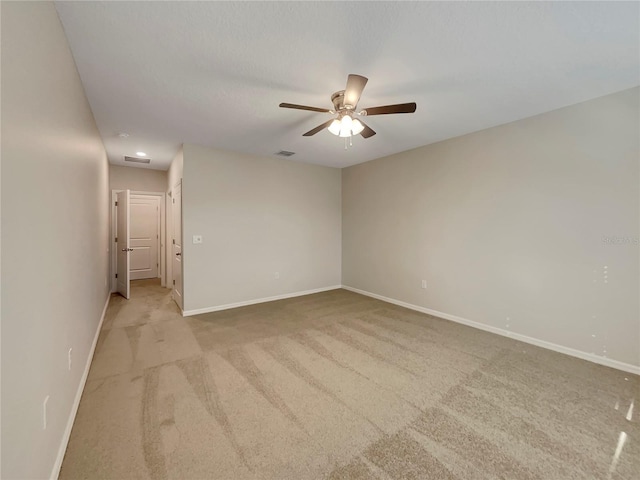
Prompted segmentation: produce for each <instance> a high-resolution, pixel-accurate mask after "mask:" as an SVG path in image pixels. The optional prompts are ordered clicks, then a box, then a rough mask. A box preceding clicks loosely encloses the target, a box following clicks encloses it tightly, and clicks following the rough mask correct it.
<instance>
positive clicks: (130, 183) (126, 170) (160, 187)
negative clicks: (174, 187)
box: [109, 165, 167, 192]
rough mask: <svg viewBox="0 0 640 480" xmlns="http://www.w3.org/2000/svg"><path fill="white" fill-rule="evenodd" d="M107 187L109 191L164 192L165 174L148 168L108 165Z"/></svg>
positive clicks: (165, 185) (165, 188) (165, 189)
mask: <svg viewBox="0 0 640 480" xmlns="http://www.w3.org/2000/svg"><path fill="white" fill-rule="evenodd" d="M109 185H110V188H111V190H127V189H129V190H138V191H141V192H166V191H167V172H166V171H163V170H153V169H150V168H135V167H123V166H120V165H109Z"/></svg>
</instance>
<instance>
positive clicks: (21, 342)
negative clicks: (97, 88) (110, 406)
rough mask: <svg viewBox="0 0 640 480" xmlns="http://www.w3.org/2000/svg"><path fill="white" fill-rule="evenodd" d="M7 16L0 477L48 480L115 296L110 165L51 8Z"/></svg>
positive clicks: (27, 7) (11, 6)
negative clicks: (112, 287)
mask: <svg viewBox="0 0 640 480" xmlns="http://www.w3.org/2000/svg"><path fill="white" fill-rule="evenodd" d="M0 8H1V11H2V235H3V238H2V333H3V335H2V478H30V479H34V478H48V477H49V476H50V475H51V473H52V470H53V469H54V465H56V459H57V458H58V459H61V457H58V454H59V449H60V446H61V443H62V441H63V438H64V435H65V429H66V428H67V426H68V421H69V418H70V414H71V413H72V405H73V404H74V399H75V397H76V394H77V392H78V387H79V385H80V383H81V378H82V375H83V372H84V369H85V365H86V363H87V359H88V355H89V351H90V348H91V345H92V342H93V340H94V337H95V334H96V330H97V327H98V323H99V320H100V317H101V314H102V311H103V308H104V306H105V302H106V300H107V297H108V287H107V281H108V251H107V249H108V248H109V247H108V225H109V220H108V219H109V216H108V215H109V214H108V208H109V203H108V189H109V183H108V182H109V179H108V163H107V159H106V154H105V151H104V147H103V145H102V141H101V139H100V136H99V134H98V130H97V128H96V126H95V122H94V119H93V115H92V113H91V110H90V108H89V105H88V103H87V100H86V98H85V95H84V90H83V87H82V84H81V83H80V78H79V76H78V73H77V71H76V68H75V64H74V61H73V58H72V56H71V52H70V51H69V47H68V45H67V41H66V38H65V35H64V32H63V30H62V26H61V25H60V22H59V20H58V16H57V14H56V11H55V8H54V6H53V3H50V2H2V4H1V7H0ZM69 348H73V355H72V357H73V365H72V369H71V371H69V370H68V367H67V353H68V350H69ZM47 395H49V397H50V398H49V402H48V425H47V428H46V430H44V429H43V423H42V422H43V419H42V417H43V415H42V411H43V401H44V399H45V397H46V396H47Z"/></svg>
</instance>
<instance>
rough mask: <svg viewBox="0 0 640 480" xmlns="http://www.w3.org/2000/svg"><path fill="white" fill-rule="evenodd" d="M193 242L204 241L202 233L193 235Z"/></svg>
mask: <svg viewBox="0 0 640 480" xmlns="http://www.w3.org/2000/svg"><path fill="white" fill-rule="evenodd" d="M193 243H194V244H195V243H202V235H194V236H193Z"/></svg>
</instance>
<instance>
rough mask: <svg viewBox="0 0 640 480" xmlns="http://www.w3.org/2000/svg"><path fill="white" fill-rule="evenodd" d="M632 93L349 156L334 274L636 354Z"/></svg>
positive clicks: (569, 342) (639, 326)
mask: <svg viewBox="0 0 640 480" xmlns="http://www.w3.org/2000/svg"><path fill="white" fill-rule="evenodd" d="M638 92H639V90H638V88H635V89H631V90H627V91H624V92H620V93H617V94H614V95H609V96H606V97H602V98H598V99H595V100H592V101H588V102H585V103H581V104H578V105H574V106H570V107H567V108H563V109H560V110H556V111H553V112H549V113H545V114H542V115H538V116H536V117H532V118H528V119H525V120H520V121H517V122H514V123H510V124H507V125H502V126H499V127H495V128H491V129H488V130H484V131H480V132H477V133H472V134H470V135H466V136H463V137H459V138H454V139H451V140H447V141H444V142H440V143H437V144H433V145H429V146H426V147H422V148H418V149H416V150H412V151H408V152H404V153H400V154H397V155H393V156H391V157H387V158H383V159H379V160H376V161H372V162H369V163H365V164H361V165H357V166H354V167H350V168H347V169H344V170H343V177H342V180H343V259H344V260H343V283H344V284H345V285H348V286H351V287H355V288H358V289H361V290H365V291H368V292H372V293H375V294H379V295H383V296H386V297H389V298H393V299H396V300H400V301H404V302H407V303H410V304H413V305H417V306H420V307H426V308H430V309H433V310H436V311H439V312H444V313H446V314H450V315H456V316H458V317H462V318H464V319H468V320H472V321H475V322H480V323H482V324H484V325H487V326H490V327H496V328H500V329H503V330H507V331H511V332H516V333H519V334H522V335H526V336H529V337H533V338H535V339H540V340H544V341H547V342H551V343H555V344H559V345H561V346H565V347H569V348H573V349H576V350H579V351H582V352H585V353H587V354H590V353H594V354H595V355H600V356H607V357H609V358H611V359H615V360H618V361H620V362H624V363H627V364H632V365H640V338H639V337H640V322H639V312H638V301H639V284H638V282H639V280H638V279H639V276H640V275H639V256H638V243H637V242H638V235H639V231H638V223H639V196H640V194H639V154H640V152H639V145H638V143H639V131H640V129H639V123H638V122H639V121H638V118H639V109H638ZM612 237H618V239H620V238H624V239H627V240H620V242H622V243H621V244H610V243H607V239H610V238H612ZM616 241H618V240H614V242H616ZM605 273H606V275H607V276H606V278H605ZM422 279H426V280H427V287H428V288H427V289H426V290H423V289H422V288H421V280H422ZM605 280H606V281H605Z"/></svg>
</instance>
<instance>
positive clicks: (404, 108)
mask: <svg viewBox="0 0 640 480" xmlns="http://www.w3.org/2000/svg"><path fill="white" fill-rule="evenodd" d="M416 107H417V105H416V104H415V103H399V104H397V105H385V106H384V107H373V108H365V109H364V111H365V112H367V116H369V115H388V114H390V113H413V112H415V111H416Z"/></svg>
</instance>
